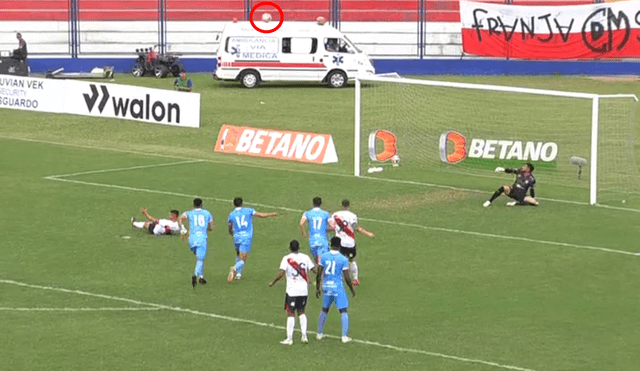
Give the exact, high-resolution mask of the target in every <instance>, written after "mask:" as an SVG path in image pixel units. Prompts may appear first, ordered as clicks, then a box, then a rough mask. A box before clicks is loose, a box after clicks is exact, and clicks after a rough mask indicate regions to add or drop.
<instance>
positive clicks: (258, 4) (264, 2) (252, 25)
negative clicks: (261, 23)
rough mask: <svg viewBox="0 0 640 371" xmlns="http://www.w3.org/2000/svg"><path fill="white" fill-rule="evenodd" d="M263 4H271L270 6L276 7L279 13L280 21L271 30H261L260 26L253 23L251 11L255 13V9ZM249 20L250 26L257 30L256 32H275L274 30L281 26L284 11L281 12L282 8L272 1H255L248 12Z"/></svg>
mask: <svg viewBox="0 0 640 371" xmlns="http://www.w3.org/2000/svg"><path fill="white" fill-rule="evenodd" d="M264 5H271V6H272V7H274V8H276V9H278V13H280V23H278V25H277V26H276V27H275V28H274V29H272V30H263V29H262V28H260V27H258V26H256V24H255V23H253V13H255V11H256V9H258V8H259V7H261V6H264ZM249 22H250V23H251V27H253V29H254V30H256V31H258V32H262V33H272V32H276V31H278V29H279V28H280V27H281V26H282V23H283V22H284V13H283V12H282V8H280V7H279V6H278V5H276V4H275V3H272V2H271V1H263V2H261V3H257V4H256V5H255V6H254V7H253V8H251V13H249Z"/></svg>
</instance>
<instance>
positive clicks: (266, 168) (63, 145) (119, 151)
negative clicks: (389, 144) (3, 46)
mask: <svg viewBox="0 0 640 371" xmlns="http://www.w3.org/2000/svg"><path fill="white" fill-rule="evenodd" d="M0 139H8V140H16V141H22V142H31V143H42V144H50V145H56V146H61V147H70V148H83V149H92V150H97V151H109V152H117V153H129V154H134V155H141V156H150V157H162V158H172V159H177V160H187V161H188V160H193V161H195V162H208V163H212V164H219V165H232V166H242V167H249V168H254V169H264V170H276V171H288V172H292V173H301V174H313V175H321V176H330V177H340V178H358V179H363V180H364V179H366V180H376V181H383V182H389V183H402V184H411V185H418V186H423V187H431V188H441V189H451V190H455V191H463V192H470V193H471V192H473V193H487V194H488V193H489V192H490V191H485V190H479V189H469V188H460V187H454V186H448V185H444V184H435V183H426V182H416V181H411V180H398V179H384V178H375V177H368V176H361V177H356V176H354V175H351V174H342V173H335V172H334V173H329V172H322V171H313V170H304V169H287V168H284V167H277V166H265V165H256V164H248V163H242V162H233V161H232V162H229V161H222V160H220V161H217V160H212V159H195V158H192V157H185V156H180V155H166V154H160V153H150V152H142V151H135V150H126V149H118V148H105V147H99V146H87V145H82V144H72V143H63V142H55V141H49V140H39V139H28V138H18V137H12V136H6V135H0ZM78 175H80V174H78ZM51 177H60V175H58V176H55V175H53V176H50V177H46V179H48V178H51ZM492 178H493V177H492ZM539 199H540V200H544V201H550V202H558V203H563V204H569V205H580V206H595V207H602V208H606V209H609V210H617V211H631V212H635V213H640V209H631V208H626V207H616V206H606V205H600V204H596V205H591V204H589V203H588V202H581V201H571V200H561V199H555V198H546V197H540V198H539Z"/></svg>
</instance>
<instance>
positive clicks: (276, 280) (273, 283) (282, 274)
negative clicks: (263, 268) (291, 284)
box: [269, 269, 284, 287]
mask: <svg viewBox="0 0 640 371" xmlns="http://www.w3.org/2000/svg"><path fill="white" fill-rule="evenodd" d="M282 277H284V271H283V270H282V269H280V272H278V275H277V276H276V278H274V279H273V281H271V283H270V284H269V287H273V285H275V284H276V282H278V281H280V279H281V278H282Z"/></svg>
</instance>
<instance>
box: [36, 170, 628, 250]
mask: <svg viewBox="0 0 640 371" xmlns="http://www.w3.org/2000/svg"><path fill="white" fill-rule="evenodd" d="M45 179H49V180H54V181H59V182H68V183H75V184H83V185H90V186H95V187H105V188H113V189H120V190H125V191H134V192H144V193H156V194H163V195H169V196H176V197H189V198H195V197H200V198H203V199H207V200H213V201H216V202H222V203H226V204H231V203H232V200H227V199H224V198H217V197H208V196H197V195H189V194H185V193H178V192H169V191H158V190H153V189H146V188H135V187H127V186H120V185H115V184H103V183H94V182H85V181H82V180H73V179H61V178H53V177H47V178H45ZM247 205H252V206H259V207H265V208H269V209H278V210H283V211H290V212H295V213H303V212H304V211H306V210H299V209H292V208H288V207H282V206H273V205H265V204H260V203H256V202H251V203H249V202H248V203H247ZM360 220H364V221H369V222H374V223H384V224H392V225H399V226H403V227H410V228H419V229H424V230H430V231H438V232H447V233H455V234H466V235H471V236H476V237H487V238H495V239H502V240H512V241H523V242H531V243H534V244H544V245H552V246H560V247H571V248H577V249H587V250H597V251H603V252H608V253H616V254H624V255H632V256H640V253H634V252H630V251H624V250H615V249H609V248H606V247H599V246H588V245H578V244H572V243H565V242H557V241H546V240H536V239H533V238H525V237H516V236H505V235H498V234H491V233H482V232H473V231H463V230H459V229H450V228H441V227H430V226H426V225H420V224H411V223H403V222H394V221H388V220H379V219H369V218H360Z"/></svg>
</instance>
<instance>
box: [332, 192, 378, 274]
mask: <svg viewBox="0 0 640 371" xmlns="http://www.w3.org/2000/svg"><path fill="white" fill-rule="evenodd" d="M342 207H343V208H344V210H340V211H336V212H335V213H333V215H331V219H329V224H330V225H331V227H332V228H333V229H334V230H335V231H336V236H338V237H340V245H341V247H340V253H341V254H342V255H344V256H346V257H347V258H348V259H349V270H350V271H351V275H352V276H353V284H354V285H355V286H359V285H360V281H359V280H358V264H357V263H356V232H358V233H362V234H364V235H365V236H369V237H375V234H373V233H371V232H369V231H367V230H366V229H364V228H362V227H360V226H359V225H358V217H357V216H356V214H354V213H352V212H351V211H349V200H342Z"/></svg>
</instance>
